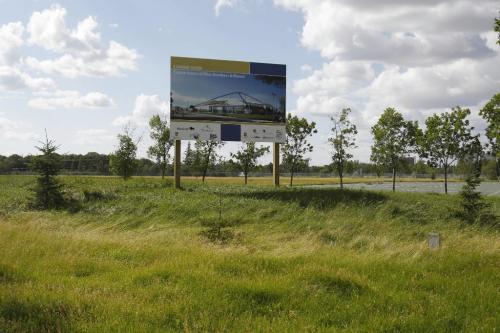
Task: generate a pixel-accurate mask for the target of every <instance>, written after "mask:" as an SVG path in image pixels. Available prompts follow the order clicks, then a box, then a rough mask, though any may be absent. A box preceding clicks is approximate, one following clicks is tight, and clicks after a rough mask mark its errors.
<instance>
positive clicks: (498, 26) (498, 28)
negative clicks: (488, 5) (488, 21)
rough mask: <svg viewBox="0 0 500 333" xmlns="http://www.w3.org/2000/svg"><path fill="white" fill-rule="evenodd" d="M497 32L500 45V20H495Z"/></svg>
mask: <svg viewBox="0 0 500 333" xmlns="http://www.w3.org/2000/svg"><path fill="white" fill-rule="evenodd" d="M495 32H497V33H498V39H497V44H498V45H500V20H499V19H497V18H495Z"/></svg>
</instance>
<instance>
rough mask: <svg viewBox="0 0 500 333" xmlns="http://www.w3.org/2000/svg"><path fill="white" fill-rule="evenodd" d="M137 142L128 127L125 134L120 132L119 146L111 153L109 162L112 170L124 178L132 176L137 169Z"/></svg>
mask: <svg viewBox="0 0 500 333" xmlns="http://www.w3.org/2000/svg"><path fill="white" fill-rule="evenodd" d="M136 154H137V144H136V143H135V142H134V140H133V139H132V134H131V133H130V131H129V130H128V129H127V128H126V129H125V131H124V133H123V134H118V148H117V149H116V151H115V152H114V153H113V154H111V155H110V157H109V164H110V169H111V171H112V172H113V173H114V174H115V175H118V176H120V177H122V178H123V179H124V180H127V179H129V178H130V177H132V175H133V173H134V172H135V171H136V170H137V161H136Z"/></svg>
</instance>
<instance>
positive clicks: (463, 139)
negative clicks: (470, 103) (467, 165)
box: [419, 106, 477, 194]
mask: <svg viewBox="0 0 500 333" xmlns="http://www.w3.org/2000/svg"><path fill="white" fill-rule="evenodd" d="M469 114H470V110H469V109H462V108H460V107H458V106H457V107H454V108H452V111H451V112H444V113H441V114H434V115H432V116H430V117H429V118H427V119H426V120H425V124H426V127H427V128H426V130H425V133H424V134H423V135H422V136H421V137H420V139H419V150H420V155H421V157H424V158H427V159H428V163H429V164H430V165H431V166H434V167H440V168H443V170H444V192H445V193H446V194H447V193H448V170H449V168H450V166H451V165H453V164H454V163H455V162H456V161H457V160H458V159H460V158H464V157H466V156H467V155H468V154H469V153H470V152H471V150H472V149H473V147H474V143H475V141H476V139H477V138H475V137H474V136H472V135H471V131H472V130H473V127H471V126H470V125H469V120H468V119H467V116H468V115H469Z"/></svg>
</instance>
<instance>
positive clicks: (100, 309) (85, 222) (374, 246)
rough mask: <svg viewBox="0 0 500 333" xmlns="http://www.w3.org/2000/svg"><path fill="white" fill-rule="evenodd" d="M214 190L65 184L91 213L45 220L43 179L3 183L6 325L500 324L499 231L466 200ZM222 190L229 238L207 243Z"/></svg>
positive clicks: (147, 328)
mask: <svg viewBox="0 0 500 333" xmlns="http://www.w3.org/2000/svg"><path fill="white" fill-rule="evenodd" d="M210 181H212V184H211V185H200V184H199V183H198V182H197V181H196V180H187V181H185V182H184V190H183V191H175V190H173V189H172V188H171V187H170V186H169V184H166V183H165V182H162V181H161V180H159V179H157V178H135V179H132V180H129V181H122V180H120V179H116V178H111V177H64V182H65V183H66V184H67V188H66V190H67V192H68V193H70V195H71V196H73V197H74V198H76V199H77V200H78V201H79V202H80V206H79V209H78V211H73V212H67V211H48V212H38V211H30V210H29V209H28V205H27V202H28V201H29V196H30V192H29V188H30V186H31V184H32V178H30V177H13V176H7V177H0V249H1V251H0V332H59V331H62V332H124V331H127V332H178V331H188V332H197V331H213V332H221V331H226V332H238V331H241V332H249V331H251V332H253V331H266V332H267V331H277V332H289V331H301V332H302V331H314V332H322V331H324V332H331V331H349V332H360V331H364V332H391V331H394V332H440V331H443V332H459V331H467V332H494V331H495V330H496V329H498V327H500V317H499V315H498V309H499V308H500V297H499V294H498V290H499V287H500V285H499V282H498V281H500V268H499V266H498V263H499V262H500V251H499V250H500V237H499V234H498V230H495V229H491V228H487V227H478V226H465V225H463V224H462V223H461V222H460V221H458V220H457V219H456V218H454V215H453V211H454V210H455V209H456V208H457V205H458V198H457V197H456V196H445V195H439V194H418V193H413V194H411V193H404V194H403V193H396V194H393V193H385V192H384V193H382V192H380V193H378V192H362V191H350V190H345V191H343V192H341V191H339V190H337V189H312V188H308V189H303V188H302V189H299V188H296V189H280V190H275V189H273V188H272V187H270V186H249V187H242V186H238V185H231V184H227V183H228V182H229V181H228V180H227V179H226V180H223V181H219V180H209V182H210ZM222 182H225V183H226V184H224V185H223V186H222V185H221V186H219V185H218V184H222ZM84 192H86V193H87V194H84ZM89 193H94V194H93V195H92V194H89ZM221 193H222V198H223V199H222V208H223V209H222V211H223V214H222V218H223V219H224V220H225V221H227V223H229V224H230V225H231V226H232V230H233V231H234V233H235V235H236V237H234V238H233V239H232V240H231V241H229V242H228V243H226V244H223V245H221V244H219V243H212V242H210V241H208V240H207V239H206V238H204V237H203V236H202V235H201V234H200V232H201V231H203V230H204V226H203V221H206V220H207V219H218V217H219V216H218V214H219V196H220V195H221ZM488 199H489V200H490V202H491V203H492V205H493V208H494V209H495V211H496V213H497V214H499V213H500V200H499V199H498V198H488ZM431 231H434V232H439V233H440V234H441V236H442V238H443V242H442V248H441V249H439V250H437V251H430V250H429V249H428V248H427V244H426V239H427V234H428V233H429V232H431Z"/></svg>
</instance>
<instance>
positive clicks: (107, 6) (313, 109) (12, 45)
mask: <svg viewBox="0 0 500 333" xmlns="http://www.w3.org/2000/svg"><path fill="white" fill-rule="evenodd" d="M373 3H374V2H373V1H369V0H352V1H347V0H274V1H272V0H247V1H244V0H214V1H212V0H200V1H58V2H53V1H44V0H38V1H20V0H16V1H10V0H0V6H1V8H2V10H1V11H0V154H3V155H8V154H12V153H20V154H28V153H34V152H35V150H34V148H33V147H34V145H35V144H36V143H37V140H38V139H40V137H41V136H42V135H43V131H44V128H46V129H47V131H48V133H49V135H50V136H51V137H53V138H54V139H55V140H56V141H57V142H58V143H59V144H60V145H61V151H62V152H77V153H86V152H88V151H97V152H101V153H109V152H111V151H112V150H113V148H114V145H115V141H116V140H115V137H116V134H117V133H119V132H120V131H121V130H122V129H123V126H125V125H126V124H130V125H131V126H133V127H134V128H136V131H135V132H136V135H137V136H141V135H142V136H143V139H142V140H141V142H140V154H142V155H143V156H144V152H145V151H146V149H147V145H148V138H147V126H146V123H147V119H148V118H149V117H150V116H151V115H152V114H155V113H159V112H160V113H168V112H169V110H168V108H169V105H168V104H169V103H168V96H169V92H170V78H169V59H170V56H173V55H174V56H187V57H201V58H216V59H231V60H241V61H254V62H269V63H283V64H286V65H287V76H288V77H287V109H288V110H289V111H290V112H292V113H295V114H299V115H301V116H304V117H307V118H308V119H310V120H312V121H316V122H317V123H318V127H319V133H318V135H316V136H315V137H314V138H313V143H314V144H315V146H316V148H315V151H314V152H313V153H312V154H311V156H310V157H311V158H312V163H313V164H323V163H329V161H330V158H329V149H328V145H327V138H328V131H329V127H330V120H329V117H330V116H332V115H335V114H336V113H338V112H339V111H340V109H341V108H342V107H347V106H349V107H351V108H352V109H353V114H352V116H353V118H354V120H355V121H356V123H357V124H358V127H359V129H360V136H359V138H358V146H359V148H357V149H356V150H355V151H354V154H355V157H356V158H358V159H360V160H363V161H367V160H368V159H369V147H370V144H371V137H370V134H369V128H370V126H371V125H373V123H374V122H375V121H376V119H377V117H378V116H379V115H380V113H381V112H382V111H383V109H384V108H385V107H387V106H394V107H396V108H397V109H398V110H400V111H401V112H403V113H404V115H405V116H406V117H408V118H411V119H415V120H419V121H423V119H425V117H426V116H428V115H429V114H432V113H434V112H443V111H445V110H447V109H449V108H450V107H452V106H454V105H462V106H466V107H470V108H471V110H473V115H472V117H471V119H472V122H473V123H474V124H475V125H476V127H477V128H478V129H481V128H484V123H483V122H482V121H481V119H480V118H479V117H478V116H477V110H478V109H479V108H480V107H481V105H483V104H484V102H485V101H486V100H487V99H488V98H489V97H491V96H492V95H493V94H494V93H495V92H498V87H500V69H499V68H500V66H498V64H499V63H500V56H499V52H500V51H499V48H498V47H497V46H496V45H495V43H494V41H495V38H496V36H495V34H494V33H493V32H492V31H491V30H492V28H491V27H492V22H493V18H494V17H495V15H497V13H498V10H499V9H500V6H499V3H498V1H493V0H477V1H461V0H449V1H443V0H436V1H394V0H380V1H377V2H376V3H377V5H376V6H375V5H374V4H373ZM237 147H238V145H237V144H228V145H226V146H225V148H224V154H225V155H226V156H227V155H228V152H229V151H231V150H234V149H237Z"/></svg>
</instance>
